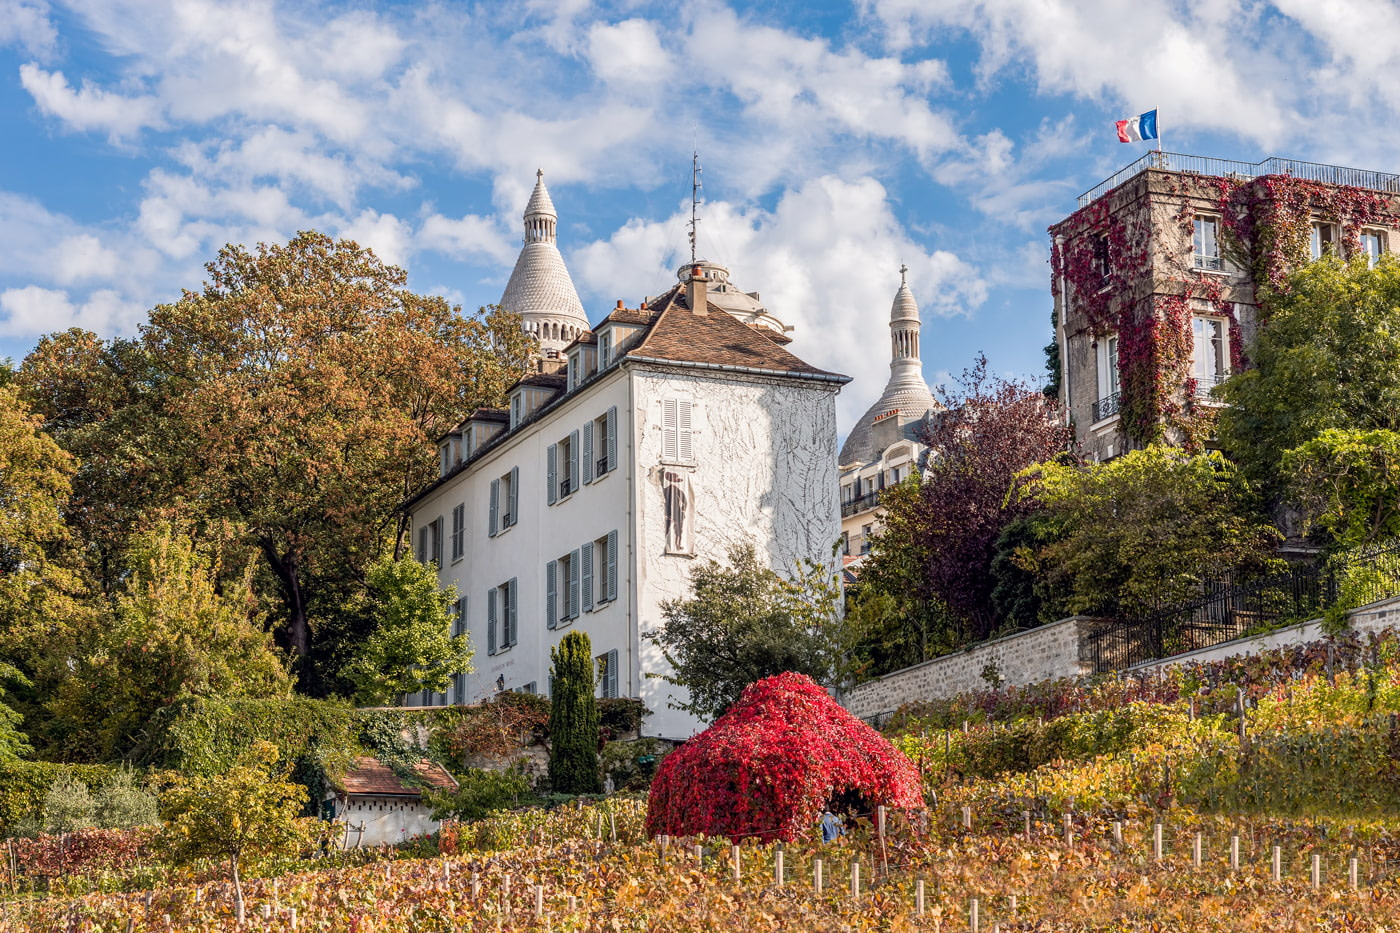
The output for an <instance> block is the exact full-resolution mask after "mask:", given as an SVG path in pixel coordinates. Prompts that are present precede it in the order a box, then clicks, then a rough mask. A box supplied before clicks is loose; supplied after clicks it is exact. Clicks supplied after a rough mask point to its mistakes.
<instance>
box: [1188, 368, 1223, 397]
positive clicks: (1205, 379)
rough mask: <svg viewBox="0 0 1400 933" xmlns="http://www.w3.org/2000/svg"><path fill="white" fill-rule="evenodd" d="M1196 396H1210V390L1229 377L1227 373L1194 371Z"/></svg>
mask: <svg viewBox="0 0 1400 933" xmlns="http://www.w3.org/2000/svg"><path fill="white" fill-rule="evenodd" d="M1194 378H1195V380H1196V398H1210V390H1211V389H1214V388H1215V387H1216V386H1218V385H1220V383H1222V382H1224V381H1225V380H1226V379H1229V378H1230V374H1229V373H1205V374H1202V373H1196V374H1195V376H1194Z"/></svg>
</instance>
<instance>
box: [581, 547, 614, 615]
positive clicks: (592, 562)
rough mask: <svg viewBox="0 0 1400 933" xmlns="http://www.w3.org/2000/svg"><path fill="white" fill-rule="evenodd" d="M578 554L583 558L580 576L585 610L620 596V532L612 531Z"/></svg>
mask: <svg viewBox="0 0 1400 933" xmlns="http://www.w3.org/2000/svg"><path fill="white" fill-rule="evenodd" d="M575 553H576V554H578V555H579V558H580V560H581V561H582V565H581V567H580V569H579V579H580V581H581V582H580V589H581V592H582V598H583V611H584V612H593V611H594V610H597V609H602V608H603V606H604V604H606V603H609V602H611V601H612V600H614V599H617V532H616V531H610V532H608V533H607V534H605V535H603V537H601V538H598V539H596V540H593V541H590V542H588V543H587V544H585V545H584V546H583V547H582V548H580V549H579V550H578V551H576V552H575Z"/></svg>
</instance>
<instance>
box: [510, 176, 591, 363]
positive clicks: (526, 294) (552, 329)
mask: <svg viewBox="0 0 1400 933" xmlns="http://www.w3.org/2000/svg"><path fill="white" fill-rule="evenodd" d="M524 220H525V243H524V246H522V247H521V249H520V256H519V257H518V258H517V259H516V260H515V269H514V270H513V271H512V272H511V274H510V281H509V282H508V283H506V290H505V294H503V295H501V307H502V308H504V309H506V310H507V311H514V312H516V313H517V314H519V315H521V317H523V318H524V326H525V330H526V331H527V332H529V333H531V334H534V335H535V336H536V337H538V338H539V341H540V349H542V350H544V351H545V353H546V355H548V354H551V353H557V352H558V351H560V350H562V349H564V347H566V346H568V345H569V343H570V342H571V341H572V340H573V339H574V338H575V337H577V336H578V335H579V334H581V333H583V332H584V331H586V330H588V315H586V314H584V311H583V302H581V301H579V300H578V291H577V290H576V289H575V288H574V282H573V279H571V278H570V277H569V270H568V268H566V267H565V265H564V257H563V256H561V255H560V254H559V247H558V246H557V245H556V243H555V237H556V235H557V233H558V227H559V214H558V212H557V211H555V209H554V201H553V200H551V199H550V197H549V189H548V188H546V187H545V186H544V170H543V169H541V170H539V171H537V172H535V190H534V191H532V192H531V193H530V201H529V203H528V204H526V205H525V217H524Z"/></svg>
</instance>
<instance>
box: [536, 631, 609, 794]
mask: <svg viewBox="0 0 1400 933" xmlns="http://www.w3.org/2000/svg"><path fill="white" fill-rule="evenodd" d="M549 659H550V663H551V670H550V677H551V678H552V681H551V686H550V695H551V703H550V709H549V784H550V786H551V787H552V788H554V792H555V793H556V794H596V793H598V792H599V791H601V790H602V784H601V782H600V781H599V778H598V702H597V700H595V699H594V697H593V685H594V674H593V645H592V643H591V642H590V641H589V640H588V634H587V633H586V632H580V631H573V632H570V633H569V634H567V635H565V636H564V638H563V639H562V640H561V641H560V642H559V647H558V648H554V649H551V650H550V652H549Z"/></svg>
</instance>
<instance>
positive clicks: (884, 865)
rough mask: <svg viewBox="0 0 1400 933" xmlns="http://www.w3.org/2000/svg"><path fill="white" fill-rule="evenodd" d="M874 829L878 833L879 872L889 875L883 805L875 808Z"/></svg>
mask: <svg viewBox="0 0 1400 933" xmlns="http://www.w3.org/2000/svg"><path fill="white" fill-rule="evenodd" d="M875 822H876V824H877V826H876V828H877V829H878V830H879V833H880V872H881V874H884V875H886V876H888V875H889V873H890V861H889V851H888V850H887V849H886V848H885V805H884V804H880V806H878V807H876V808H875Z"/></svg>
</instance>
